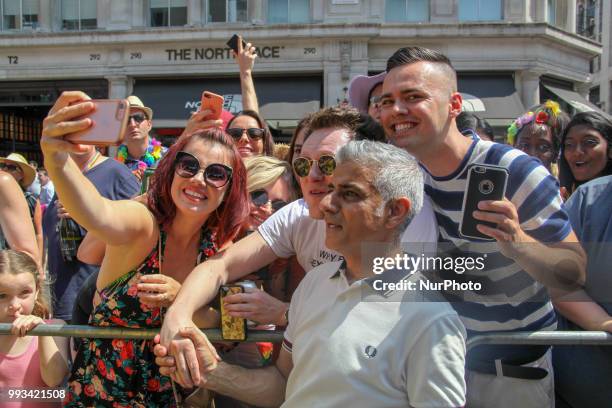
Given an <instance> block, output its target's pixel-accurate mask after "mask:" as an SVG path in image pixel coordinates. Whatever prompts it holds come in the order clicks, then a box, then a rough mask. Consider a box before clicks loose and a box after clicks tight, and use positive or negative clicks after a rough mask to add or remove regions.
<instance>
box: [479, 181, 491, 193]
mask: <svg viewBox="0 0 612 408" xmlns="http://www.w3.org/2000/svg"><path fill="white" fill-rule="evenodd" d="M494 188H495V184H493V182H492V181H491V180H482V181H481V182H480V184H478V190H479V191H480V192H481V193H482V194H491V193H492V192H493V189H494Z"/></svg>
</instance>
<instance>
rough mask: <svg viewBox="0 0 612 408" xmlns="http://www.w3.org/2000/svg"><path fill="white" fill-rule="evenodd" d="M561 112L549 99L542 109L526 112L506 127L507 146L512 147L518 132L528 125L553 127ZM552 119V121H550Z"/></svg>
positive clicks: (556, 104)
mask: <svg viewBox="0 0 612 408" xmlns="http://www.w3.org/2000/svg"><path fill="white" fill-rule="evenodd" d="M560 112H561V107H560V106H559V104H558V103H557V102H555V101H551V100H550V99H549V100H547V101H546V103H544V107H542V108H540V109H539V110H537V111H536V112H535V113H534V112H531V111H530V112H527V113H525V114H523V115H522V116H519V117H518V118H517V119H516V120H515V121H514V122H512V124H511V125H510V126H508V130H507V135H508V137H507V140H508V144H510V145H514V142H515V140H516V135H518V133H519V132H520V130H521V129H522V128H523V127H524V126H525V125H528V124H530V123H531V122H534V121H535V123H537V124H538V125H546V126H550V127H552V126H553V123H554V122H555V121H556V120H557V117H558V116H559V113H560ZM551 119H552V121H551Z"/></svg>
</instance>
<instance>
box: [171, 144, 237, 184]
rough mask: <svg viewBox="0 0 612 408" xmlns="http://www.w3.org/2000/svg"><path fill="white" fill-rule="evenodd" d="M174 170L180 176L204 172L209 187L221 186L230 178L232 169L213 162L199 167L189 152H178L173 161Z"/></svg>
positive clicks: (197, 161)
mask: <svg viewBox="0 0 612 408" xmlns="http://www.w3.org/2000/svg"><path fill="white" fill-rule="evenodd" d="M174 165H175V169H176V170H175V171H176V174H178V175H179V176H180V177H183V178H191V177H195V176H196V175H197V174H198V173H199V172H200V171H203V172H204V181H205V182H206V184H208V185H209V186H211V187H214V188H221V187H223V186H225V185H226V184H227V183H228V182H229V181H230V180H231V179H232V169H231V167H228V166H226V165H224V164H220V163H213V164H209V165H208V166H206V167H205V168H202V167H200V161H199V160H198V159H197V158H196V157H195V156H194V155H192V154H191V153H187V152H178V153H177V155H176V159H175V161H174Z"/></svg>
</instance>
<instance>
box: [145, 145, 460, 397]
mask: <svg viewBox="0 0 612 408" xmlns="http://www.w3.org/2000/svg"><path fill="white" fill-rule="evenodd" d="M336 160H337V168H336V170H335V172H334V175H333V176H332V181H331V188H332V191H331V193H329V194H328V195H327V196H326V197H325V198H323V200H322V202H321V205H320V210H321V211H322V213H323V216H324V220H325V223H326V238H325V244H326V245H327V246H328V247H329V248H331V249H333V250H335V251H337V252H339V253H340V254H342V256H343V257H344V260H343V261H338V262H329V263H325V264H322V265H320V266H318V267H316V268H314V269H313V270H312V271H311V272H310V273H309V274H308V275H306V277H305V278H304V280H303V281H302V282H301V283H300V286H299V287H298V289H297V291H296V292H295V294H294V296H293V298H292V300H291V306H290V308H289V326H288V327H287V330H286V332H285V340H284V342H283V348H282V349H281V352H280V356H279V358H278V360H277V362H276V365H275V366H271V367H266V368H262V369H245V368H242V367H238V366H233V365H230V364H227V363H225V362H222V361H221V362H218V361H217V357H216V355H215V353H214V351H213V349H212V346H209V343H208V342H207V340H206V338H205V336H204V335H203V334H202V333H201V332H199V331H198V330H197V329H195V328H191V329H187V330H182V332H181V334H183V335H185V336H186V337H190V338H191V339H192V341H193V342H194V343H195V349H196V353H197V354H196V355H195V356H194V360H196V359H197V361H198V362H199V366H200V370H201V371H198V373H197V375H196V376H195V377H194V378H193V380H194V381H195V383H196V384H197V385H200V386H202V387H205V388H208V389H210V390H212V391H215V392H217V393H220V394H223V395H230V396H232V398H235V399H238V400H241V401H244V402H246V403H249V404H254V405H257V406H278V405H280V404H281V403H282V404H283V407H348V406H350V407H407V406H411V407H458V406H463V405H464V403H465V381H464V361H465V359H464V356H465V337H466V334H465V329H464V328H463V325H462V324H461V322H460V320H459V317H458V316H457V314H456V312H454V310H453V309H452V308H451V307H450V305H449V304H448V303H446V302H445V301H444V300H443V299H442V298H441V297H439V295H438V294H437V293H433V292H423V291H421V290H419V289H418V288H419V285H414V288H415V289H412V290H410V289H409V290H405V291H393V292H391V293H388V292H386V291H378V290H376V287H377V284H375V281H376V280H379V281H384V282H400V281H401V282H412V283H418V281H423V280H425V278H424V277H423V276H422V275H421V274H420V273H418V272H417V273H411V272H413V271H409V270H400V269H397V267H395V268H392V269H391V270H389V271H386V272H383V273H382V274H381V275H375V274H374V272H373V268H372V264H371V263H368V260H369V259H371V258H370V255H371V254H367V253H366V250H367V248H368V247H370V246H371V245H364V240H367V241H370V242H372V243H376V244H377V245H378V246H379V247H380V245H381V244H385V245H384V247H383V248H384V252H380V253H379V254H377V255H382V256H386V257H390V258H394V257H395V255H397V254H400V253H401V252H402V248H401V244H400V235H401V232H402V231H403V230H404V227H405V226H406V224H407V223H409V222H410V220H411V219H412V217H413V216H414V214H415V213H416V212H418V211H419V210H420V207H421V206H422V202H423V179H422V175H421V173H420V171H419V168H418V165H417V163H416V161H415V160H414V159H413V158H412V157H411V156H410V155H408V154H407V153H405V152H404V151H402V150H401V149H398V148H395V147H393V146H390V145H387V144H382V143H377V142H370V141H357V142H350V143H349V144H348V145H346V146H344V147H343V148H341V149H340V151H339V152H338V153H337V155H336ZM155 352H156V355H157V356H158V358H157V362H158V364H159V365H161V366H162V369H161V370H162V373H164V374H167V375H173V374H175V367H174V358H173V357H166V353H165V352H166V350H165V347H163V346H157V347H156V350H155ZM283 401H284V403H283Z"/></svg>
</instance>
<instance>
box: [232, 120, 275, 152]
mask: <svg viewBox="0 0 612 408" xmlns="http://www.w3.org/2000/svg"><path fill="white" fill-rule="evenodd" d="M225 131H226V132H227V134H228V135H230V136H231V137H232V139H234V143H235V145H236V148H237V149H238V152H239V153H240V156H241V157H242V158H245V157H251V156H257V155H265V156H272V153H273V151H274V141H273V140H272V134H271V133H270V129H268V125H266V122H264V120H263V118H262V117H261V116H259V114H258V113H257V112H255V111H251V110H244V111H242V112H240V113H238V114H237V115H236V116H234V117H233V118H232V119H231V120H230V121H229V122H228V124H227V129H226V130H225Z"/></svg>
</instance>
